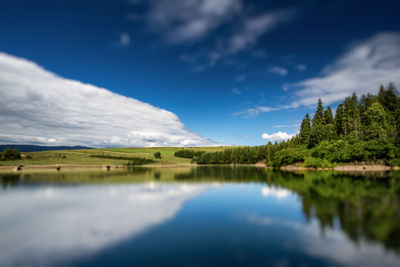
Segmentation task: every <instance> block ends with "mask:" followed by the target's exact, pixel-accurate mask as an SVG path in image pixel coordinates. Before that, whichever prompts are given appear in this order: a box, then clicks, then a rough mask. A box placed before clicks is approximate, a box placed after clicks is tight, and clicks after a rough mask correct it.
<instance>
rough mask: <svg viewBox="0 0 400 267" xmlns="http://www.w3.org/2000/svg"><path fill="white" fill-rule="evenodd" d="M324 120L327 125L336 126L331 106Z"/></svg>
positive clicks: (326, 111) (325, 113)
mask: <svg viewBox="0 0 400 267" xmlns="http://www.w3.org/2000/svg"><path fill="white" fill-rule="evenodd" d="M324 120H325V124H334V123H335V120H334V119H333V113H332V109H331V107H329V106H328V108H327V109H326V110H325V112H324Z"/></svg>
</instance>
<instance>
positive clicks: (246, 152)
mask: <svg viewBox="0 0 400 267" xmlns="http://www.w3.org/2000/svg"><path fill="white" fill-rule="evenodd" d="M266 148H267V146H253V147H235V148H228V149H225V150H223V151H216V152H206V151H197V150H188V149H183V150H178V151H176V152H175V156H176V157H184V158H191V159H192V161H193V162H196V163H198V164H231V163H234V164H253V163H257V162H259V161H264V160H265V159H266V158H267V157H268V150H267V149H266Z"/></svg>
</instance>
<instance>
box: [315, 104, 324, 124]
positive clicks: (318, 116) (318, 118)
mask: <svg viewBox="0 0 400 267" xmlns="http://www.w3.org/2000/svg"><path fill="white" fill-rule="evenodd" d="M312 123H313V126H314V125H318V124H324V107H323V106H322V101H321V99H318V106H317V110H316V111H315V115H314V118H313V122H312Z"/></svg>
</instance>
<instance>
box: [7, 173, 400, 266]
mask: <svg viewBox="0 0 400 267" xmlns="http://www.w3.org/2000/svg"><path fill="white" fill-rule="evenodd" d="M381 176H382V175H379V176H378V175H376V176H373V175H372V176H369V177H360V176H358V177H357V176H350V175H340V174H335V173H329V172H323V173H315V172H314V173H306V174H303V175H296V174H290V173H282V172H268V171H266V170H264V169H260V168H253V167H237V168H231V167H199V168H164V169H151V168H136V169H132V170H129V171H111V172H106V171H95V172H93V171H90V172H89V171H82V172H77V171H69V172H63V171H62V172H55V171H52V172H44V173H20V174H17V173H15V174H4V173H3V174H0V180H1V182H2V189H0V266H111V265H113V266H121V265H125V266H133V265H137V266H147V265H153V266H154V265H155V266H166V265H169V266H182V265H183V266H210V265H218V266H221V265H228V266H230V265H272V266H299V265H301V266H316V265H323V266H340V265H344V266H400V175H399V174H398V173H391V174H386V175H383V176H382V177H381Z"/></svg>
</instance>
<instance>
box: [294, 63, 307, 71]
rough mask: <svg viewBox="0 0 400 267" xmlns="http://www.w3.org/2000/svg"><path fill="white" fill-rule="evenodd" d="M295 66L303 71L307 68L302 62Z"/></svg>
mask: <svg viewBox="0 0 400 267" xmlns="http://www.w3.org/2000/svg"><path fill="white" fill-rule="evenodd" d="M296 68H297V70H298V71H303V70H306V69H307V66H306V65H304V64H299V65H297V66H296Z"/></svg>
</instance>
